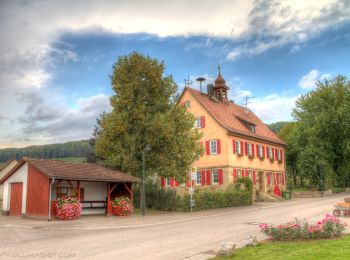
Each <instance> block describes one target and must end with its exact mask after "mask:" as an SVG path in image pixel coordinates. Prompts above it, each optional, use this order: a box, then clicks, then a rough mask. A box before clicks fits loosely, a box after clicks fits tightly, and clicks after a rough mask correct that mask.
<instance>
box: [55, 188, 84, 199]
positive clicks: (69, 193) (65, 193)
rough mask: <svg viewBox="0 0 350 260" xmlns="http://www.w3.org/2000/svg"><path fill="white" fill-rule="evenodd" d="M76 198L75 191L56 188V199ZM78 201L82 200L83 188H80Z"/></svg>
mask: <svg viewBox="0 0 350 260" xmlns="http://www.w3.org/2000/svg"><path fill="white" fill-rule="evenodd" d="M63 196H65V197H77V196H78V194H77V192H76V190H75V189H73V188H72V187H57V188H56V197H57V198H61V197H63ZM80 200H84V188H80Z"/></svg>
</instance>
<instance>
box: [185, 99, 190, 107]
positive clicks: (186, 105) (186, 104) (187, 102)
mask: <svg viewBox="0 0 350 260" xmlns="http://www.w3.org/2000/svg"><path fill="white" fill-rule="evenodd" d="M190 105H191V104H190V101H189V100H187V101H185V107H187V108H189V107H190Z"/></svg>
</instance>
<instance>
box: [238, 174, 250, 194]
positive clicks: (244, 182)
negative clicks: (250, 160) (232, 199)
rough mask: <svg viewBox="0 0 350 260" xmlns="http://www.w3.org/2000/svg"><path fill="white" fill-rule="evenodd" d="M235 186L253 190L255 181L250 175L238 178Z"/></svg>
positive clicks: (240, 188)
mask: <svg viewBox="0 0 350 260" xmlns="http://www.w3.org/2000/svg"><path fill="white" fill-rule="evenodd" d="M235 188H236V189H238V190H247V191H249V192H252V191H253V183H252V180H251V179H250V178H248V177H242V178H238V180H237V182H236V184H235Z"/></svg>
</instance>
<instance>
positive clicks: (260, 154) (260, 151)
mask: <svg viewBox="0 0 350 260" xmlns="http://www.w3.org/2000/svg"><path fill="white" fill-rule="evenodd" d="M258 152H259V157H260V158H262V157H263V154H264V153H263V146H262V145H261V144H259V148H258Z"/></svg>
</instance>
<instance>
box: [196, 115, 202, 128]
mask: <svg viewBox="0 0 350 260" xmlns="http://www.w3.org/2000/svg"><path fill="white" fill-rule="evenodd" d="M196 128H202V120H201V117H200V116H197V117H196Z"/></svg>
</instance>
